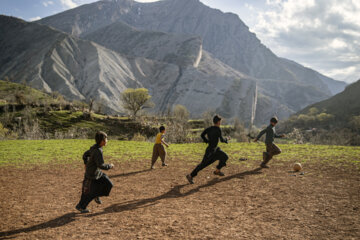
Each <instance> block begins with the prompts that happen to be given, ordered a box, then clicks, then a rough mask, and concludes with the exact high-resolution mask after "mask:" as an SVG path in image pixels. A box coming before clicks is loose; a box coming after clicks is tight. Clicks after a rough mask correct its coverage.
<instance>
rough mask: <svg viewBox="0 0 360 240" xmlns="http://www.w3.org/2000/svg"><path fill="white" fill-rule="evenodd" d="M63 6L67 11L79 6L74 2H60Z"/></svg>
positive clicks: (68, 0)
mask: <svg viewBox="0 0 360 240" xmlns="http://www.w3.org/2000/svg"><path fill="white" fill-rule="evenodd" d="M60 3H61V5H62V6H63V7H64V8H65V9H69V8H75V7H77V6H78V5H77V4H76V3H75V2H73V1H72V0H60Z"/></svg>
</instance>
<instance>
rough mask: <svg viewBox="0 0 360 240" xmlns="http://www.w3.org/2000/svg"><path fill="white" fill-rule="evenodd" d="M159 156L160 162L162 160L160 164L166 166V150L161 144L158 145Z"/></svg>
mask: <svg viewBox="0 0 360 240" xmlns="http://www.w3.org/2000/svg"><path fill="white" fill-rule="evenodd" d="M159 156H160V159H161V162H162V166H167V164H166V163H165V160H166V150H165V147H164V146H163V145H160V148H159Z"/></svg>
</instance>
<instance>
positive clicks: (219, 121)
mask: <svg viewBox="0 0 360 240" xmlns="http://www.w3.org/2000/svg"><path fill="white" fill-rule="evenodd" d="M213 123H214V125H216V126H220V124H221V117H220V116H219V115H215V116H214V118H213Z"/></svg>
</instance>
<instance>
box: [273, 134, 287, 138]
mask: <svg viewBox="0 0 360 240" xmlns="http://www.w3.org/2000/svg"><path fill="white" fill-rule="evenodd" d="M274 137H276V138H283V137H285V134H281V135H278V134H276V133H275V134H274Z"/></svg>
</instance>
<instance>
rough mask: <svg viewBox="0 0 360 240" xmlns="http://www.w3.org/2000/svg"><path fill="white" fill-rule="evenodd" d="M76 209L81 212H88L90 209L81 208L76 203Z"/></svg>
mask: <svg viewBox="0 0 360 240" xmlns="http://www.w3.org/2000/svg"><path fill="white" fill-rule="evenodd" d="M75 208H76V210H78V211H79V212H81V213H89V212H90V210H89V209H87V208H85V209H84V208H81V207H80V205H79V204H78V205H76V207H75Z"/></svg>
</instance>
